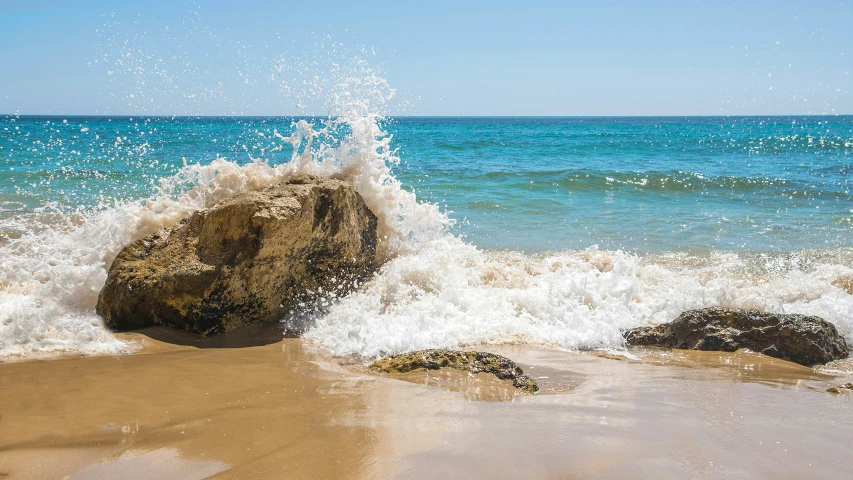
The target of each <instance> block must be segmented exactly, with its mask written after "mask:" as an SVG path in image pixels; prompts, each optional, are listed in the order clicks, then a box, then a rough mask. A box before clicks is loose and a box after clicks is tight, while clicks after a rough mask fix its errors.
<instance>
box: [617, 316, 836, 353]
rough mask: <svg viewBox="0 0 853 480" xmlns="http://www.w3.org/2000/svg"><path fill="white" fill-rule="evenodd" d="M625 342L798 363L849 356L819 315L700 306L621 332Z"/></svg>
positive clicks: (830, 327) (831, 326) (828, 325)
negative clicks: (746, 352)
mask: <svg viewBox="0 0 853 480" xmlns="http://www.w3.org/2000/svg"><path fill="white" fill-rule="evenodd" d="M624 335H625V340H626V341H627V343H628V344H629V345H648V346H658V347H666V348H681V349H689V350H720V351H724V352H733V351H735V350H737V349H739V348H748V349H750V350H753V351H755V352H760V353H763V354H765V355H769V356H771V357H776V358H781V359H783V360H789V361H792V362H796V363H799V364H802V365H808V366H811V365H817V364H823V363H826V362H829V361H832V360H836V359H839V358H844V357H846V356H847V354H848V350H847V342H845V341H844V337H842V336H841V335H840V334H839V333H838V331H837V330H836V329H835V326H834V325H833V324H831V323H829V322H827V321H826V320H824V319H822V318H820V317H808V316H805V315H786V314H774V313H763V312H759V311H756V310H732V309H727V308H705V309H701V310H690V311H687V312H684V313H682V314H681V315H679V316H678V318H676V319H675V320H673V321H672V322H670V323H665V324H663V325H658V326H656V327H640V328H635V329H632V330H628V331H626V332H624Z"/></svg>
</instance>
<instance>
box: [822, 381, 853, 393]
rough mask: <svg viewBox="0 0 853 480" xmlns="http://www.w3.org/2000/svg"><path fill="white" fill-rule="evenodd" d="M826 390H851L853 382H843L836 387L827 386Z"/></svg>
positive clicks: (852, 389)
mask: <svg viewBox="0 0 853 480" xmlns="http://www.w3.org/2000/svg"><path fill="white" fill-rule="evenodd" d="M826 391H827V392H829V393H841V392H843V391H847V392H853V383H844V384H841V385H838V386H837V387H829V388H827V389H826Z"/></svg>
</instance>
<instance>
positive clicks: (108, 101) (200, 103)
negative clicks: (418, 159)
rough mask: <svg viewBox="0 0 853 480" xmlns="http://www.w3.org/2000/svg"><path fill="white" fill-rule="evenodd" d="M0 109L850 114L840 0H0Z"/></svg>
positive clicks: (850, 14) (851, 48)
mask: <svg viewBox="0 0 853 480" xmlns="http://www.w3.org/2000/svg"><path fill="white" fill-rule="evenodd" d="M0 32H3V37H4V42H3V43H4V45H3V48H0V69H2V73H0V113H4V114H15V113H18V114H54V115H74V114H81V115H90V114H115V115H120V114H128V115H143V114H145V115H295V114H319V115H323V114H326V113H328V98H329V95H332V94H335V92H339V91H340V87H338V86H337V85H340V84H341V81H342V79H344V78H348V77H360V78H382V79H385V80H387V82H388V85H389V87H388V92H389V93H393V95H391V94H389V95H388V97H389V98H390V97H392V96H393V99H391V100H389V101H388V103H387V104H386V105H385V106H384V107H383V110H384V111H383V113H386V114H389V115H448V116H456V115H561V116H562V115H565V116H575V115H786V114H853V92H852V91H851V87H853V82H851V75H853V0H851V1H850V2H837V1H826V2H824V1H808V2H805V1H803V2H792V1H784V0H780V1H769V2H749V1H742V2H735V1H732V2H729V1H713V2H712V1H696V0H693V1H689V0H688V1H678V2H675V1H673V2H662V1H652V2H637V1H615V0H613V1H609V0H605V1H598V2H570V1H562V2H550V1H539V2H519V1H517V0H516V1H511V2H504V1H498V0H491V1H482V2H481V1H462V0H456V1H450V2H445V1H443V0H431V1H429V2H387V1H384V2H372V1H370V0H364V1H360V2H336V1H324V2H304V1H303V2H290V1H283V0H278V1H274V2H271V1H261V0H241V1H239V2H234V1H233V0H229V1H196V2H188V1H170V2H146V1H137V2H115V1H103V0H77V1H60V0H44V1H39V0H30V1H27V2H22V1H18V0H15V1H10V0H0Z"/></svg>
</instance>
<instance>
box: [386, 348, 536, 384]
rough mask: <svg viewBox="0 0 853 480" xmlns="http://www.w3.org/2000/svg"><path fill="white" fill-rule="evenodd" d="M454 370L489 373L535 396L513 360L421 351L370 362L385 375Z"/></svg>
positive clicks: (444, 351) (528, 381) (453, 352)
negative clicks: (422, 370) (417, 371)
mask: <svg viewBox="0 0 853 480" xmlns="http://www.w3.org/2000/svg"><path fill="white" fill-rule="evenodd" d="M444 367H447V368H455V369H457V370H463V371H467V372H471V373H481V372H485V373H491V374H492V375H494V376H496V377H498V378H499V379H501V380H512V385H513V386H514V387H515V388H517V389H519V390H522V391H524V392H527V393H536V392H537V391H538V390H539V386H538V385H537V384H536V380H534V379H532V378H531V377H530V376H528V375H525V374H524V371H523V370H521V368H519V366H518V365H516V364H515V362H513V361H512V360H510V359H508V358H506V357H502V356H500V355H496V354H494V353H487V352H463V351H458V350H420V351H417V352H410V353H404V354H402V355H394V356H392V357H386V358H383V359H380V360H377V361H375V362H373V363H372V364H371V365H370V368H371V369H374V370H379V371H382V372H385V373H406V372H411V371H412V370H417V369H419V368H424V369H427V370H438V369H440V368H444Z"/></svg>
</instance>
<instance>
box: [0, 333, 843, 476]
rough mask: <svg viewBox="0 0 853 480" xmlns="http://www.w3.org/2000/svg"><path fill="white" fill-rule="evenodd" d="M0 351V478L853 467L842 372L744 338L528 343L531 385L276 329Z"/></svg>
mask: <svg viewBox="0 0 853 480" xmlns="http://www.w3.org/2000/svg"><path fill="white" fill-rule="evenodd" d="M128 336H129V337H130V338H133V339H135V340H136V341H137V342H140V343H141V344H142V346H143V348H142V350H141V351H140V352H139V353H137V354H134V355H127V356H117V357H86V358H79V357H75V358H61V359H54V360H44V361H27V362H16V363H4V364H0V478H9V479H40V478H44V479H61V478H72V479H107V478H109V479H121V478H160V479H202V478H216V479H236V478H407V479H408V478H415V479H417V478H430V479H434V478H524V479H527V478H530V479H534V478H537V479H538V478H555V479H556V478H560V479H572V478H602V479H619V478H770V477H773V478H791V479H793V478H825V477H831V478H851V477H853V467H851V464H852V463H851V461H850V458H849V457H850V453H851V451H853V415H851V414H850V411H851V408H853V394H847V393H844V394H830V393H826V392H825V390H826V388H827V387H828V386H830V385H834V384H838V383H844V382H847V381H851V380H853V368H851V366H853V364H851V363H850V362H849V361H845V362H841V363H839V364H837V365H835V366H834V368H835V372H834V374H832V375H830V374H827V373H826V370H827V369H825V370H824V371H822V370H815V369H810V368H805V367H801V366H798V365H794V364H791V363H788V362H783V361H779V360H776V359H772V358H769V357H764V356H761V355H757V354H752V353H747V352H738V353H735V354H726V353H709V352H682V351H678V352H667V351H661V350H632V351H631V352H630V356H631V357H633V358H629V359H621V358H620V357H619V356H618V355H601V354H596V353H593V352H582V353H572V352H562V351H558V350H553V349H545V348H536V347H529V346H525V347H522V346H500V347H495V346H490V347H483V348H481V349H482V350H488V351H492V352H495V353H500V354H503V355H506V356H508V357H510V358H512V359H513V360H515V361H516V362H517V363H518V364H519V365H520V366H522V368H524V370H525V372H526V373H529V374H531V375H533V376H534V377H537V378H538V381H539V382H540V386H541V387H542V392H541V393H540V394H537V395H534V396H530V395H523V394H518V393H517V392H516V391H515V390H514V389H513V388H512V387H511V386H510V385H509V382H502V381H499V380H496V379H495V378H494V377H491V376H488V375H477V376H469V375H467V374H464V373H461V372H456V371H452V370H451V371H441V372H412V373H409V374H405V375H393V376H392V375H382V376H378V375H373V374H370V373H368V372H366V371H365V370H364V368H363V366H361V365H359V364H357V363H355V364H353V362H352V361H351V360H350V361H343V360H341V359H334V358H331V357H329V356H328V355H327V354H325V353H324V352H323V351H321V350H319V349H317V348H315V347H313V346H312V345H310V344H308V343H307V342H304V341H302V340H299V339H284V340H282V339H281V338H280V334H279V333H278V332H269V331H260V332H250V333H247V334H244V335H241V336H239V337H234V336H230V337H217V338H213V339H202V338H199V337H195V336H191V335H184V334H179V333H174V332H171V331H168V330H164V329H148V330H145V331H142V332H139V333H133V334H128Z"/></svg>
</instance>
